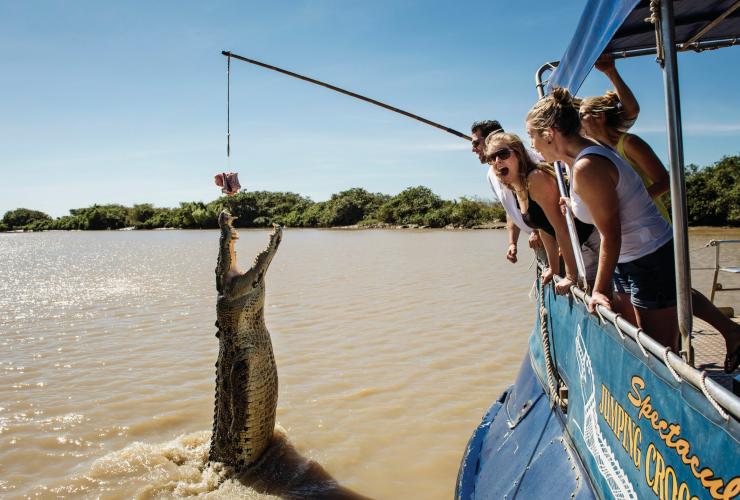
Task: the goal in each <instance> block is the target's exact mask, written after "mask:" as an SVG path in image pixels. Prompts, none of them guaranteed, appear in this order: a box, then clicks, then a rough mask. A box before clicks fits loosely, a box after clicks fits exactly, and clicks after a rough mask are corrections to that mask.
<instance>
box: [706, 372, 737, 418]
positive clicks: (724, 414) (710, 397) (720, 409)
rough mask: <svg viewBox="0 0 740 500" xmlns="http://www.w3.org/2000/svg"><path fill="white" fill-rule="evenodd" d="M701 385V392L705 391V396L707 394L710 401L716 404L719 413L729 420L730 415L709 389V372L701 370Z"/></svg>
mask: <svg viewBox="0 0 740 500" xmlns="http://www.w3.org/2000/svg"><path fill="white" fill-rule="evenodd" d="M699 385H700V386H701V392H703V393H704V396H706V398H707V399H708V400H709V402H710V403H712V406H714V409H715V410H717V413H719V414H720V416H721V417H722V418H723V419H725V420H729V419H730V415H729V414H728V413H727V412H726V411H725V410H724V409H722V407H721V406H720V405H719V403H718V402H717V400H716V399H714V396H712V395H711V394H709V389H707V372H701V378H700V379H699Z"/></svg>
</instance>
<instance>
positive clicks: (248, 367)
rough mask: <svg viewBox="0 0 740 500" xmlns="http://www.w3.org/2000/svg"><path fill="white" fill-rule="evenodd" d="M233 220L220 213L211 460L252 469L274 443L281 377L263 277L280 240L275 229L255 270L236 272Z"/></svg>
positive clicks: (260, 255) (235, 233)
mask: <svg viewBox="0 0 740 500" xmlns="http://www.w3.org/2000/svg"><path fill="white" fill-rule="evenodd" d="M233 220H234V217H232V216H231V214H229V213H228V212H226V211H223V212H221V214H220V215H219V217H218V224H219V226H220V228H221V239H220V242H219V254H218V262H217V264H216V289H217V290H218V299H217V303H216V312H217V321H216V327H217V328H218V333H216V336H217V337H218V339H219V352H218V361H217V362H216V402H215V410H214V415H213V435H212V437H211V449H210V453H209V460H211V461H214V462H223V463H225V464H228V465H230V466H233V467H235V468H237V469H238V470H244V469H247V468H249V467H250V466H251V465H253V464H254V463H255V461H257V460H258V459H259V457H260V456H261V455H262V454H263V452H264V451H265V449H266V448H267V447H268V445H269V444H270V441H271V439H272V437H273V432H274V429H275V411H276V409H277V396H278V377H277V367H276V366H275V357H274V356H273V352H272V342H271V341H270V332H268V331H267V327H266V326H265V318H264V305H265V273H266V272H267V268H268V266H269V265H270V262H271V261H272V258H273V257H274V256H275V252H276V251H277V248H278V245H279V244H280V240H281V237H282V230H281V228H280V227H279V226H276V227H275V229H274V231H273V232H272V234H271V235H270V242H269V244H268V245H267V248H266V249H265V250H263V251H262V252H261V253H260V254H259V255H257V257H256V258H255V259H254V263H253V264H252V267H251V268H250V269H249V270H248V271H246V272H242V271H239V270H238V269H237V267H236V252H235V250H234V243H235V241H236V239H237V238H238V235H237V232H236V231H235V230H234V228H233V226H232V221H233Z"/></svg>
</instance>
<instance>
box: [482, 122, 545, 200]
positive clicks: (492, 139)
mask: <svg viewBox="0 0 740 500" xmlns="http://www.w3.org/2000/svg"><path fill="white" fill-rule="evenodd" d="M495 145H504V146H506V147H507V148H509V149H511V150H512V151H513V152H514V156H516V158H517V161H518V163H519V180H520V183H521V185H522V189H521V190H517V189H515V188H514V187H513V186H511V185H508V184H505V183H503V182H502V184H504V185H505V186H506V187H507V188H508V189H510V190H511V191H514V193H516V196H517V199H518V200H519V205H520V207H523V208H524V209H525V212H526V211H528V208H529V174H530V172H532V171H534V170H542V171H543V172H546V173H548V174H549V175H551V176H552V177H553V178H554V177H555V169H554V168H553V167H552V165H550V164H549V163H544V162H540V163H538V162H535V161H533V160H532V158H531V157H530V156H529V154H528V153H527V149H526V148H525V147H524V143H523V142H522V140H521V138H519V136H518V135H516V134H510V133H508V132H496V133H494V134H490V135H489V136H488V137H486V160H488V158H489V156H490V155H492V154H493V153H495V152H496V151H495V149H496V148H495V147H494V146H495ZM520 194H521V196H520ZM525 194H526V196H524V195H525Z"/></svg>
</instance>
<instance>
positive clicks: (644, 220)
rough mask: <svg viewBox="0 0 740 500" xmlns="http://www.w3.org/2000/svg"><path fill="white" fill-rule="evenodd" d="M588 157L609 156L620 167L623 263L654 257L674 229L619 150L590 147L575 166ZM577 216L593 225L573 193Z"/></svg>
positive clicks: (619, 196) (618, 183)
mask: <svg viewBox="0 0 740 500" xmlns="http://www.w3.org/2000/svg"><path fill="white" fill-rule="evenodd" d="M585 155H599V156H603V157H605V158H606V159H607V160H609V161H610V162H611V163H613V164H614V166H615V167H616V168H617V174H618V175H619V181H618V182H617V199H618V200H619V221H620V223H621V226H622V248H621V249H620V251H619V260H618V262H619V263H620V264H623V263H625V262H632V261H633V260H636V259H639V258H640V257H644V256H645V255H648V254H651V253H653V252H654V251H656V250H657V249H658V248H660V247H662V246H663V245H665V244H666V243H667V242H668V241H670V240H671V238H672V237H673V229H671V226H670V225H669V224H668V222H666V220H665V219H664V218H663V216H662V215H660V212H659V211H658V209H657V207H656V206H655V203H653V200H652V199H651V198H650V195H649V194H648V192H647V190H646V189H645V185H644V184H643V183H642V180H641V179H640V176H639V175H638V174H637V172H635V170H634V169H633V168H632V167H631V166H630V165H629V164H628V163H626V162H625V161H624V159H622V157H621V156H619V154H617V152H616V151H613V150H611V149H609V148H606V147H604V146H589V147H587V148H584V149H583V150H582V151H581V152H580V153H578V156H576V159H575V161H574V162H573V164H574V165H575V163H577V162H578V160H579V159H580V158H581V157H583V156H585ZM570 196H571V205H572V207H573V213H574V214H575V216H576V217H578V218H579V219H581V220H582V221H583V222H588V223H589V224H593V217H592V216H591V212H589V210H588V208H587V207H586V205H585V204H584V203H583V200H581V198H580V197H579V196H578V194H576V192H575V191H574V190H571V193H570Z"/></svg>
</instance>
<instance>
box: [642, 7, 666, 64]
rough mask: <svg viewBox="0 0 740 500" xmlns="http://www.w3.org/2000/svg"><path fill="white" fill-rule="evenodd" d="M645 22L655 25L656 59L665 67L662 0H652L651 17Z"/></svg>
mask: <svg viewBox="0 0 740 500" xmlns="http://www.w3.org/2000/svg"><path fill="white" fill-rule="evenodd" d="M645 22H647V23H650V24H653V25H654V26H655V60H656V61H657V62H658V64H660V66H661V67H663V65H664V63H665V52H664V48H663V33H662V32H661V30H660V0H650V17H648V18H646V19H645Z"/></svg>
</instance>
